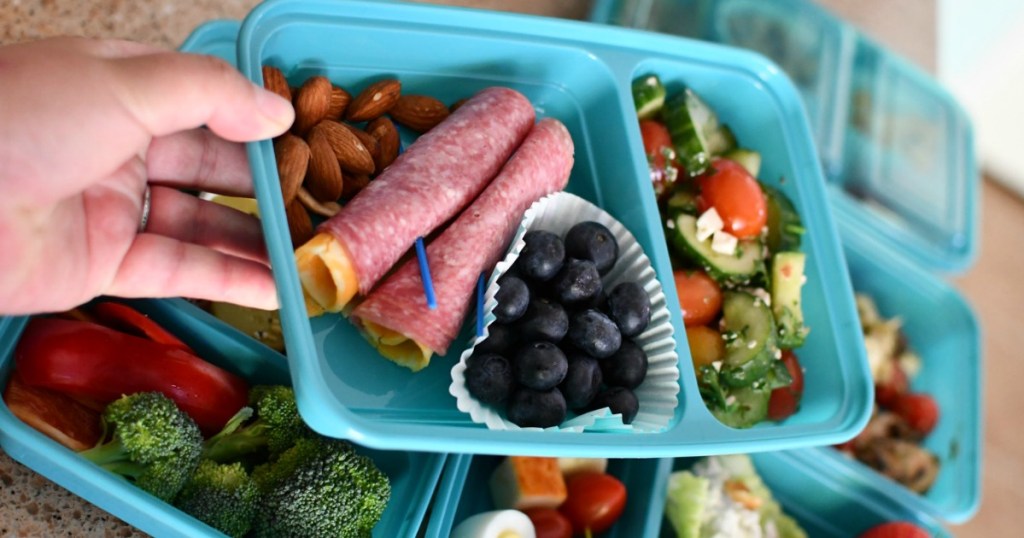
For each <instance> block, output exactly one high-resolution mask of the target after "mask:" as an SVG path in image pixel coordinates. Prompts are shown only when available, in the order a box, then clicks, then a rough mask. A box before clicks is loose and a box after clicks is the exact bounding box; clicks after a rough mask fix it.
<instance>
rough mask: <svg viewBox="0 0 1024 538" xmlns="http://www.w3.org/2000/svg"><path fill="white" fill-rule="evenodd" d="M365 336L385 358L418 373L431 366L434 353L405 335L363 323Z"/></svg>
mask: <svg viewBox="0 0 1024 538" xmlns="http://www.w3.org/2000/svg"><path fill="white" fill-rule="evenodd" d="M362 329H363V335H364V336H366V339H367V340H369V342H370V345H372V346H373V347H374V348H376V349H377V351H378V352H380V354H381V355H383V356H384V357H386V358H388V359H390V360H392V361H394V362H396V363H398V364H399V365H401V366H405V367H406V368H408V369H410V370H412V371H413V372H418V371H420V370H422V369H423V368H426V366H427V365H428V364H430V357H432V356H433V355H434V352H433V351H431V350H430V349H429V348H427V347H426V346H424V345H423V344H420V343H419V342H417V341H415V340H413V339H411V338H409V337H407V336H405V335H404V334H402V333H400V332H398V331H395V330H392V329H389V328H387V327H384V326H383V325H378V324H376V323H373V322H372V321H365V320H364V321H363V323H362Z"/></svg>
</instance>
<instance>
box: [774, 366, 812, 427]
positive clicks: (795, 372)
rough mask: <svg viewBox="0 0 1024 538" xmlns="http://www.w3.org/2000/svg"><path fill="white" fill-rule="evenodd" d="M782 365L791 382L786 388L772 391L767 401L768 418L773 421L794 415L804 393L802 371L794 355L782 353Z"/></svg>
mask: <svg viewBox="0 0 1024 538" xmlns="http://www.w3.org/2000/svg"><path fill="white" fill-rule="evenodd" d="M782 363H783V364H785V365H786V370H788V371H789V376H790V377H792V378H793V381H792V382H791V383H790V384H789V386H788V387H779V388H777V389H775V390H773V391H772V395H771V397H770V399H769V400H768V418H769V419H771V420H775V421H778V420H783V419H786V418H788V417H789V416H791V415H792V414H793V413H796V410H797V409H799V408H800V399H801V398H802V397H803V393H804V371H803V369H802V368H800V362H799V361H797V358H796V355H794V354H793V352H792V351H790V350H788V349H787V350H786V351H783V352H782Z"/></svg>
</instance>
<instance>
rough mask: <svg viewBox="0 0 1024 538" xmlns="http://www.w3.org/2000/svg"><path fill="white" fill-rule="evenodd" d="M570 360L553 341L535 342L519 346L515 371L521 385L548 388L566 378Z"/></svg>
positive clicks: (536, 388) (539, 388) (535, 388)
mask: <svg viewBox="0 0 1024 538" xmlns="http://www.w3.org/2000/svg"><path fill="white" fill-rule="evenodd" d="M568 369H569V361H568V360H567V359H566V358H565V354H564V353H562V350H561V349H558V346H556V345H555V344H552V343H551V342H533V343H530V344H527V345H525V346H523V347H521V348H519V353H516V358H515V364H514V366H513V371H514V372H515V376H516V381H518V382H519V384H520V385H523V386H525V387H529V388H531V389H534V390H548V389H550V388H552V387H556V386H558V384H559V383H561V382H562V380H563V379H565V373H566V371H567V370H568Z"/></svg>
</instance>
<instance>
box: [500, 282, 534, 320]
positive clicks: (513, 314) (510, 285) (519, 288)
mask: <svg viewBox="0 0 1024 538" xmlns="http://www.w3.org/2000/svg"><path fill="white" fill-rule="evenodd" d="M498 286H499V287H498V293H496V294H494V298H495V299H496V300H497V301H498V305H497V306H495V307H494V317H495V318H496V319H497V320H498V322H500V323H510V322H513V321H515V320H517V319H519V318H521V317H522V316H523V314H525V313H526V307H528V306H530V288H528V287H527V286H526V282H523V281H522V280H521V279H519V278H516V277H514V276H502V277H501V278H500V279H498Z"/></svg>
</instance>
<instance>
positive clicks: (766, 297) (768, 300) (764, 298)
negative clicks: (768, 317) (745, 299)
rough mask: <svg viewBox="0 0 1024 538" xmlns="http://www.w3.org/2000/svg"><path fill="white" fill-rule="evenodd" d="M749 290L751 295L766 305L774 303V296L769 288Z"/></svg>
mask: <svg viewBox="0 0 1024 538" xmlns="http://www.w3.org/2000/svg"><path fill="white" fill-rule="evenodd" d="M747 291H749V292H750V294H751V295H753V296H754V297H756V298H757V300H759V301H761V302H763V303H764V304H765V306H771V305H772V296H771V294H770V293H768V290H766V289H764V288H751V289H749V290H747Z"/></svg>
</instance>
